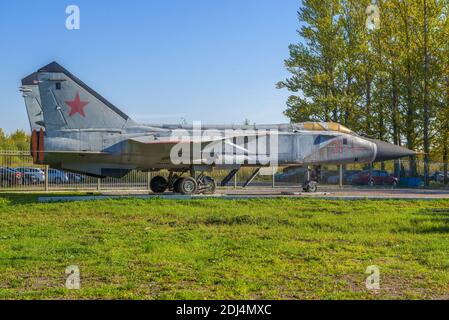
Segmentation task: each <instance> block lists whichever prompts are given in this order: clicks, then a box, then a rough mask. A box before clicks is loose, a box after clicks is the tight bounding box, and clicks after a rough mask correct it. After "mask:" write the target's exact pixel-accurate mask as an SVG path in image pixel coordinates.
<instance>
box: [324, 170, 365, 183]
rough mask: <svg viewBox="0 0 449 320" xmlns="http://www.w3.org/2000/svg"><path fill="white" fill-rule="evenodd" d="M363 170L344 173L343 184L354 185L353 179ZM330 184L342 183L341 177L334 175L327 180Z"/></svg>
mask: <svg viewBox="0 0 449 320" xmlns="http://www.w3.org/2000/svg"><path fill="white" fill-rule="evenodd" d="M360 172H361V170H347V171H345V172H343V184H351V183H352V177H353V176H354V175H356V174H358V173H360ZM327 183H328V184H339V183H340V175H334V176H330V177H329V178H327Z"/></svg>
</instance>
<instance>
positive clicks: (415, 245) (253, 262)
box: [0, 195, 449, 299]
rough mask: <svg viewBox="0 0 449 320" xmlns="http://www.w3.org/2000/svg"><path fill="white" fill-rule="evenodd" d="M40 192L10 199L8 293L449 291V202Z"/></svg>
mask: <svg viewBox="0 0 449 320" xmlns="http://www.w3.org/2000/svg"><path fill="white" fill-rule="evenodd" d="M36 197H37V196H36V195H28V196H18V195H3V196H0V298H3V299H5V298H6V299H23V298H24V299H37V298H44V299H78V298H81V299H88V298H98V299H113V298H120V299H234V298H235V299H259V298H260V299H353V298H356V299H385V298H387V299H407V298H449V200H444V201H422V202H419V201H365V200H360V201H330V200H318V199H277V200H242V201H230V200H219V199H215V200H214V199H211V200H192V201H170V200H159V199H153V200H137V199H126V200H106V201H94V202H78V203H53V204H39V203H37V202H36ZM69 265H77V266H79V268H80V273H81V289H80V290H68V289H66V288H65V281H66V275H65V269H66V267H67V266H69ZM370 265H377V266H378V267H379V268H380V271H381V275H380V276H381V290H379V291H378V292H370V291H368V290H367V289H366V288H365V279H366V277H367V276H368V275H367V274H365V270H366V268H367V267H368V266H370Z"/></svg>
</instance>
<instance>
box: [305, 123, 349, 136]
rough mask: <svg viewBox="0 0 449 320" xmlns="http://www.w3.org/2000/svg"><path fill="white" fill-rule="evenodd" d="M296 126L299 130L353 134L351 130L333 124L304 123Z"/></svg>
mask: <svg viewBox="0 0 449 320" xmlns="http://www.w3.org/2000/svg"><path fill="white" fill-rule="evenodd" d="M297 126H298V129H299V130H309V131H335V132H341V133H347V134H354V132H353V131H352V130H350V129H348V128H346V127H345V126H342V125H341V124H338V123H335V122H304V123H299V124H297Z"/></svg>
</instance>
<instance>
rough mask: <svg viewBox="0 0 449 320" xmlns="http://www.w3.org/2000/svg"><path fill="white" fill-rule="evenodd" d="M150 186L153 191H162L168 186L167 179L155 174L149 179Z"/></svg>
mask: <svg viewBox="0 0 449 320" xmlns="http://www.w3.org/2000/svg"><path fill="white" fill-rule="evenodd" d="M150 188H151V191H153V192H154V193H164V192H165V191H166V190H167V188H168V181H167V179H165V178H164V177H162V176H156V177H154V178H153V179H151V182H150Z"/></svg>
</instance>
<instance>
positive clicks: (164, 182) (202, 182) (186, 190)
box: [150, 172, 217, 195]
mask: <svg viewBox="0 0 449 320" xmlns="http://www.w3.org/2000/svg"><path fill="white" fill-rule="evenodd" d="M150 188H151V191H153V192H154V193H164V192H165V191H167V190H170V191H173V192H174V193H180V194H183V195H193V194H214V193H215V190H216V189H217V184H216V183H215V180H214V179H213V178H211V177H208V176H205V175H204V174H200V175H198V176H196V177H195V175H192V176H190V177H182V174H181V175H177V174H174V173H173V172H171V173H170V175H169V177H168V179H167V178H165V177H162V176H156V177H154V178H153V179H151V182H150Z"/></svg>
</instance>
